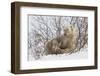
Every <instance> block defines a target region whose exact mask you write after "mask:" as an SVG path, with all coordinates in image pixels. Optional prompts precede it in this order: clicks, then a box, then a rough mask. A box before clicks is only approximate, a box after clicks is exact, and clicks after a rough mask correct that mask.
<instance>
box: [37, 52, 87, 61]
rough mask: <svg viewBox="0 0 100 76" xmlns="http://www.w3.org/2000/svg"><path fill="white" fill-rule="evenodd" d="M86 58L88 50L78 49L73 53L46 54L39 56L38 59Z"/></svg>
mask: <svg viewBox="0 0 100 76" xmlns="http://www.w3.org/2000/svg"><path fill="white" fill-rule="evenodd" d="M86 58H88V51H87V50H84V51H79V52H76V53H73V54H59V55H47V56H43V57H41V58H40V59H39V60H66V59H67V60H69V59H86Z"/></svg>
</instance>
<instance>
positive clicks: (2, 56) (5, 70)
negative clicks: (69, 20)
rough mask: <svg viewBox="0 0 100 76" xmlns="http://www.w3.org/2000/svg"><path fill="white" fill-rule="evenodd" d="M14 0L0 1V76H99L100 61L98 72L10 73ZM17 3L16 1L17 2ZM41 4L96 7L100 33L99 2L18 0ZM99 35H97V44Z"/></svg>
mask: <svg viewBox="0 0 100 76" xmlns="http://www.w3.org/2000/svg"><path fill="white" fill-rule="evenodd" d="M12 1H15V0H0V76H55V75H56V76H82V75H83V76H94V75H95V76H99V74H100V71H99V70H100V59H99V60H98V64H99V65H98V66H99V67H98V70H81V71H67V72H53V73H37V74H26V75H25V74H21V75H14V74H12V73H10V67H11V66H10V62H11V56H10V55H11V39H10V38H11V37H10V36H11V22H10V21H11V15H10V14H11V10H10V8H11V7H10V3H11V2H12ZM17 1H18V0H17ZM20 1H31V2H43V3H57V4H74V5H89V6H98V7H99V12H98V14H99V15H98V17H99V19H98V21H99V22H98V24H99V25H98V33H99V32H100V0H20ZM99 43H100V35H98V44H99ZM98 47H99V48H98V58H100V51H99V50H100V44H99V45H98Z"/></svg>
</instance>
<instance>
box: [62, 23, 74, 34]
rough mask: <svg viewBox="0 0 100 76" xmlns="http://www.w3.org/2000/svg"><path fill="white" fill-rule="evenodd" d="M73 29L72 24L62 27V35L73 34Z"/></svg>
mask: <svg viewBox="0 0 100 76" xmlns="http://www.w3.org/2000/svg"><path fill="white" fill-rule="evenodd" d="M73 31H74V27H73V26H72V25H70V26H67V27H64V35H65V36H69V35H71V34H73Z"/></svg>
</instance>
